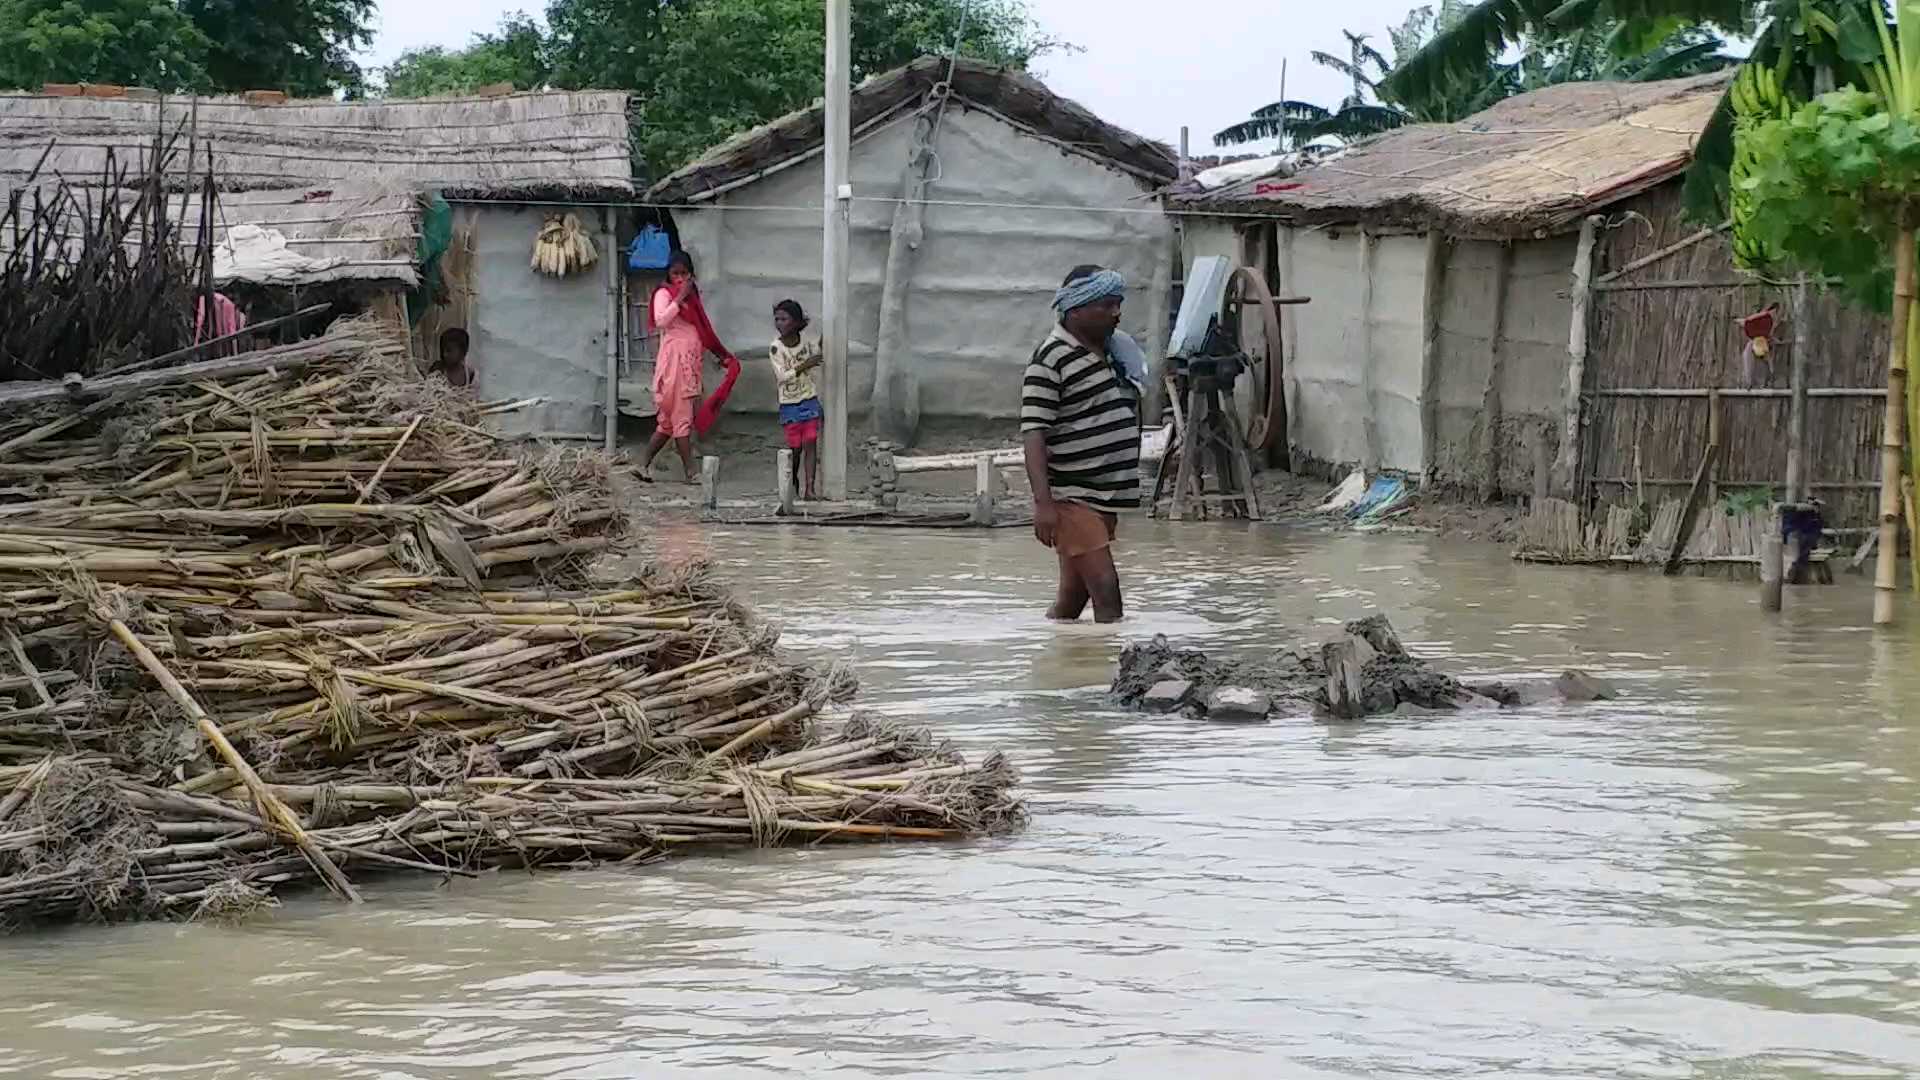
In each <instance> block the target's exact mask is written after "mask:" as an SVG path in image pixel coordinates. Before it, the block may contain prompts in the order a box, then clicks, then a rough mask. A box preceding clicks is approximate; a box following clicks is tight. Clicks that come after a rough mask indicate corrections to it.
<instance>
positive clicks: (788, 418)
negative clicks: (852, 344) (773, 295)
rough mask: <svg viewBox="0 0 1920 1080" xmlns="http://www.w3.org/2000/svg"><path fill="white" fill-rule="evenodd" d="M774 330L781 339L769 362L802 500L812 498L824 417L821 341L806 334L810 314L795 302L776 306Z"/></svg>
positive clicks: (770, 352) (772, 347) (771, 347)
mask: <svg viewBox="0 0 1920 1080" xmlns="http://www.w3.org/2000/svg"><path fill="white" fill-rule="evenodd" d="M773 329H774V332H775V333H776V334H778V335H779V336H778V337H776V338H774V339H773V344H772V345H769V346H768V347H767V359H768V360H769V361H770V362H771V363H772V364H773V377H774V379H775V380H776V381H777V382H778V383H779V386H780V426H781V428H783V429H784V430H785V432H786V436H787V448H788V449H790V450H793V451H794V455H793V483H794V486H795V487H799V488H801V498H804V499H812V498H814V487H815V479H816V474H817V472H818V468H819V462H820V455H819V445H820V419H821V416H822V415H823V414H822V413H821V410H820V394H819V391H818V390H816V389H815V388H814V384H813V372H814V369H815V368H817V367H819V366H820V364H821V362H822V358H821V354H820V339H819V338H817V337H815V336H813V335H811V334H808V333H807V332H806V329H807V313H806V312H805V311H802V310H801V309H800V305H799V304H797V303H795V302H793V301H792V300H782V301H780V302H779V303H777V304H775V305H773ZM803 477H804V478H805V483H804V486H803V485H802V478H803Z"/></svg>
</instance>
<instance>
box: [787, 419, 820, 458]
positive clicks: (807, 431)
mask: <svg viewBox="0 0 1920 1080" xmlns="http://www.w3.org/2000/svg"><path fill="white" fill-rule="evenodd" d="M780 426H781V427H783V428H785V429H786V432H787V449H789V450H798V449H800V448H801V447H803V446H806V445H808V444H809V443H817V442H819V441H820V418H819V417H815V418H813V419H812V420H802V421H800V422H799V423H797V424H782V425H780Z"/></svg>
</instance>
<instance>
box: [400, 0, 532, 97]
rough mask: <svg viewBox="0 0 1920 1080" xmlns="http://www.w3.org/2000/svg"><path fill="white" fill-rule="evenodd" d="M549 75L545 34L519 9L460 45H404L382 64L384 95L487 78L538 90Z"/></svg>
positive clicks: (426, 93) (475, 84) (460, 88)
mask: <svg viewBox="0 0 1920 1080" xmlns="http://www.w3.org/2000/svg"><path fill="white" fill-rule="evenodd" d="M551 78H552V66H551V64H550V63H549V61H548V58H547V37H546V33H545V32H544V31H543V30H542V29H541V27H540V24H539V23H537V22H534V21H533V19H531V18H529V17H528V16H527V14H526V13H525V12H516V13H514V14H512V15H509V16H507V17H506V18H505V19H503V20H501V22H500V29H499V30H498V31H496V32H494V33H491V34H475V35H474V36H473V43H472V44H470V45H468V46H467V47H466V48H464V49H457V50H453V49H444V48H440V47H438V46H434V47H431V48H425V49H409V50H407V51H406V52H403V53H401V54H400V56H399V58H397V59H396V60H394V62H393V63H392V64H389V65H388V66H387V70H386V79H385V90H384V92H385V93H386V95H387V96H389V97H431V96H433V95H435V94H458V93H465V92H468V91H471V90H474V89H477V88H479V87H482V86H486V85H488V84H490V83H502V82H506V83H512V84H513V86H514V88H515V89H517V90H538V89H541V88H543V87H545V86H546V85H547V83H548V81H549V80H550V79H551Z"/></svg>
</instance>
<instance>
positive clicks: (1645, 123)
mask: <svg viewBox="0 0 1920 1080" xmlns="http://www.w3.org/2000/svg"><path fill="white" fill-rule="evenodd" d="M1727 78H1728V76H1727V75H1725V74H1714V75H1703V76H1699V77H1697V78H1691V79H1675V80H1670V81H1666V82H1650V83H1604V82H1595V83H1567V84H1564V85H1560V86H1551V87H1547V88H1545V89H1542V90H1537V91H1534V92H1533V93H1530V94H1522V95H1520V96H1518V97H1513V98H1509V99H1507V100H1506V101H1503V102H1500V103H1499V104H1497V105H1495V106H1493V107H1492V108H1491V109H1488V110H1487V111H1485V112H1482V113H1479V114H1477V115H1474V116H1472V117H1469V118H1468V119H1466V120H1462V121H1460V122H1459V123H1457V124H1416V125H1412V126H1409V127H1404V128H1400V129H1398V130H1396V131H1391V132H1388V133H1387V134H1384V135H1382V136H1380V137H1378V138H1376V139H1372V140H1370V141H1368V142H1365V143H1362V144H1360V145H1358V146H1356V147H1354V148H1353V149H1351V150H1349V151H1347V152H1346V153H1345V154H1342V155H1341V156H1340V157H1339V158H1338V159H1336V160H1334V161H1330V162H1327V163H1326V164H1322V165H1317V166H1313V167H1311V168H1307V169H1303V170H1301V171H1300V172H1298V173H1296V174H1295V175H1293V176H1291V177H1289V178H1287V179H1285V180H1272V179H1266V178H1261V179H1254V180H1248V181H1244V182H1242V183H1239V184H1236V185H1233V186H1231V187H1227V188H1222V189H1220V190H1218V191H1213V192H1207V193H1205V194H1200V195H1194V196H1191V197H1183V198H1180V199H1178V200H1177V201H1176V202H1175V205H1176V206H1177V207H1178V208H1179V209H1182V210H1187V211H1195V212H1205V211H1217V212H1221V213H1229V212H1231V213H1252V214H1262V215H1271V216H1273V217H1276V218H1284V219H1286V220H1288V221H1289V222H1292V223H1294V224H1299V225H1329V224H1358V225H1364V226H1367V227H1369V228H1376V229H1377V228H1389V227H1399V228H1412V229H1425V228H1428V227H1430V226H1431V227H1439V228H1442V229H1444V230H1446V231H1447V232H1448V233H1449V234H1451V235H1455V236H1471V237H1476V238H1481V239H1517V238H1521V237H1530V236H1539V235H1549V234H1552V233H1557V232H1564V231H1566V230H1567V229H1569V228H1571V227H1573V226H1575V225H1577V224H1578V222H1579V220H1580V218H1581V217H1582V216H1584V215H1585V214H1587V213H1588V212H1590V211H1591V210H1593V209H1594V208H1596V207H1600V206H1605V205H1607V204H1609V203H1612V202H1617V201H1619V200H1621V199H1624V198H1628V197H1630V196H1632V195H1635V194H1638V193H1639V192H1642V191H1645V190H1647V189H1648V188H1651V187H1654V186H1657V185H1659V184H1661V183H1663V182H1665V181H1666V180H1669V179H1671V178H1672V177H1674V176H1677V175H1679V173H1680V172H1681V171H1682V170H1684V169H1685V168H1686V167H1687V164H1688V163H1689V162H1691V161H1692V160H1693V144H1694V141H1695V140H1696V139H1697V138H1698V137H1699V134H1700V131H1701V129H1702V128H1704V127H1705V126H1706V122H1707V118H1708V117H1709V116H1711V115H1712V113H1713V110H1714V107H1715V105H1716V104H1717V103H1718V102H1719V100H1720V96H1721V94H1722V93H1723V92H1724V91H1725V89H1726V82H1727Z"/></svg>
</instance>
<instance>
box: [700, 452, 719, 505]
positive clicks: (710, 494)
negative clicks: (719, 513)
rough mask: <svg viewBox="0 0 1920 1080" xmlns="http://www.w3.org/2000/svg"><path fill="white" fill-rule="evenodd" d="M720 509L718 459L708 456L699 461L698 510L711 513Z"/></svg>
mask: <svg viewBox="0 0 1920 1080" xmlns="http://www.w3.org/2000/svg"><path fill="white" fill-rule="evenodd" d="M719 508H720V459H719V458H717V457H713V456H712V455H708V456H706V457H703V458H701V459H700V509H702V510H704V511H706V512H707V513H709V514H710V513H712V512H714V511H715V510H718V509H719Z"/></svg>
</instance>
